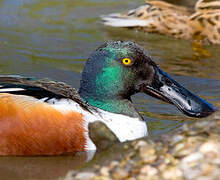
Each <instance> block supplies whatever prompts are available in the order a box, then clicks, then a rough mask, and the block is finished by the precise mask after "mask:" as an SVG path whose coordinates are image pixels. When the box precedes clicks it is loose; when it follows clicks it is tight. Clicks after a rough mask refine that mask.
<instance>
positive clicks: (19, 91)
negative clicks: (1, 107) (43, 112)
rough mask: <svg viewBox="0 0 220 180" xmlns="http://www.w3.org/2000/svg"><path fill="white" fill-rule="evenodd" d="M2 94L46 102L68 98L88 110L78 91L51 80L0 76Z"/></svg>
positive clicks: (0, 91)
mask: <svg viewBox="0 0 220 180" xmlns="http://www.w3.org/2000/svg"><path fill="white" fill-rule="evenodd" d="M0 93H9V94H16V95H27V96H32V97H35V98H37V99H42V98H45V101H47V100H49V99H51V98H56V99H61V98H68V99H72V100H73V101H75V102H77V103H78V104H80V106H82V107H83V108H85V109H87V110H88V105H87V104H86V103H84V102H82V100H81V99H80V97H79V94H78V93H77V90H76V89H75V88H72V87H71V86H69V85H67V84H65V83H63V82H57V81H51V80H49V79H36V78H27V77H22V76H13V75H0Z"/></svg>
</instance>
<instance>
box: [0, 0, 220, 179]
mask: <svg viewBox="0 0 220 180" xmlns="http://www.w3.org/2000/svg"><path fill="white" fill-rule="evenodd" d="M184 2H186V1H181V4H184ZM140 4H143V1H142V0H135V1H129V0H124V1H118V0H106V1H101V0H62V1H61V0H53V1H50V0H20V1H15V0H0V74H19V75H23V76H35V77H40V78H43V77H48V78H51V79H54V80H58V81H64V82H66V83H68V84H71V85H72V86H73V87H75V88H78V87H79V80H80V77H81V72H82V69H83V66H84V64H85V62H86V59H87V57H88V56H89V54H90V53H91V52H92V51H93V50H94V49H96V48H97V46H99V45H100V44H101V43H102V42H103V41H106V40H132V41H135V42H137V43H139V44H140V45H142V46H143V47H144V48H146V49H147V50H148V51H149V52H150V54H151V55H152V56H154V57H155V61H156V62H157V63H158V64H160V66H161V67H162V69H163V70H164V71H166V72H168V73H169V74H171V75H172V76H174V77H175V79H176V80H177V81H179V82H180V83H181V84H183V85H184V86H185V87H187V88H188V89H190V90H192V91H193V92H194V93H196V94H198V95H200V96H201V97H203V98H205V99H207V100H208V101H210V102H211V103H213V104H214V105H216V106H217V107H219V105H218V104H220V91H219V89H220V54H219V52H220V46H217V45H215V46H204V47H202V48H203V49H202V50H205V51H207V52H208V53H209V54H210V56H209V57H208V56H207V57H205V56H203V55H199V56H198V55H195V52H194V51H193V50H192V43H191V42H188V41H185V40H176V39H174V38H171V37H167V36H163V35H158V34H148V33H143V32H138V31H136V30H135V29H130V30H127V29H121V28H118V29H117V28H111V27H104V26H103V25H102V23H101V22H100V19H99V16H100V15H102V14H108V13H112V12H118V11H122V10H127V9H130V8H134V7H137V6H138V5H140ZM187 5H189V6H191V4H187ZM133 100H134V103H135V104H136V107H137V109H138V110H139V111H140V113H141V114H142V115H143V117H144V118H145V120H146V121H147V123H148V126H149V131H150V136H151V137H155V136H158V135H159V134H163V133H167V132H169V131H173V130H175V129H177V128H178V127H180V126H181V125H182V124H183V123H186V122H192V121H193V120H195V119H192V118H187V117H185V116H183V115H182V114H181V113H180V112H179V111H177V110H176V108H175V107H173V106H171V105H168V104H165V103H163V102H161V101H159V100H155V99H153V98H151V97H147V96H145V95H142V94H138V95H135V97H133ZM119 149H120V148H119ZM116 151H117V150H116ZM110 152H111V151H110ZM113 152H114V153H115V151H113ZM118 152H119V153H120V151H118ZM111 155H112V154H111V153H108V154H107V155H106V154H105V152H103V153H100V154H97V155H96V157H95V159H94V160H93V161H91V162H90V163H89V164H87V165H90V164H92V163H94V162H96V163H97V161H96V160H97V159H99V157H100V156H101V157H103V156H105V158H108V157H109V156H111ZM85 159H86V158H85V155H83V153H82V154H80V155H79V154H78V155H76V156H73V155H71V156H58V157H1V158H0V164H1V165H0V177H4V179H14V177H15V176H16V177H17V179H51V178H52V179H54V178H55V179H56V178H58V177H61V176H64V175H65V174H66V172H67V171H68V170H71V169H74V168H79V167H81V166H82V165H85V164H84V162H85Z"/></svg>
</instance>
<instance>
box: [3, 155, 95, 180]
mask: <svg viewBox="0 0 220 180" xmlns="http://www.w3.org/2000/svg"><path fill="white" fill-rule="evenodd" d="M90 153H91V154H94V152H90ZM86 162H88V153H87V152H78V153H76V154H75V155H63V156H35V157H22V156H20V157H0V175H1V179H7V180H14V179H15V177H16V180H27V179H57V178H58V177H61V176H65V175H66V173H67V172H68V171H69V170H72V169H77V168H80V167H82V166H83V165H84V164H85V163H86Z"/></svg>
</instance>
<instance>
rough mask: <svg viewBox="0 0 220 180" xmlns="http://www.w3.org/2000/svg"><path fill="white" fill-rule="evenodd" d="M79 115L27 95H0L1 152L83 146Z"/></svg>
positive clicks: (59, 151) (48, 151) (36, 152)
mask: <svg viewBox="0 0 220 180" xmlns="http://www.w3.org/2000/svg"><path fill="white" fill-rule="evenodd" d="M83 124H84V121H83V119H82V115H81V114H80V113H78V112H68V113H65V114H64V113H62V112H60V111H58V110H56V109H55V108H53V107H52V106H51V105H49V104H47V103H42V102H39V101H37V100H35V99H31V98H29V97H27V96H21V95H11V94H1V95H0V155H51V154H62V153H65V152H74V151H83V150H85V144H86V138H85V136H84V134H85V129H84V127H83Z"/></svg>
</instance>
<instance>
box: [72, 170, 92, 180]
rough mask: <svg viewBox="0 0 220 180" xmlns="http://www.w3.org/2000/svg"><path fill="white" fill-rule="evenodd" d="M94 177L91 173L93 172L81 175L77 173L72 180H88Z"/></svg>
mask: <svg viewBox="0 0 220 180" xmlns="http://www.w3.org/2000/svg"><path fill="white" fill-rule="evenodd" d="M94 176H95V173H93V172H81V173H78V174H77V175H76V176H75V177H74V180H90V179H92V178H93V177H94Z"/></svg>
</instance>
